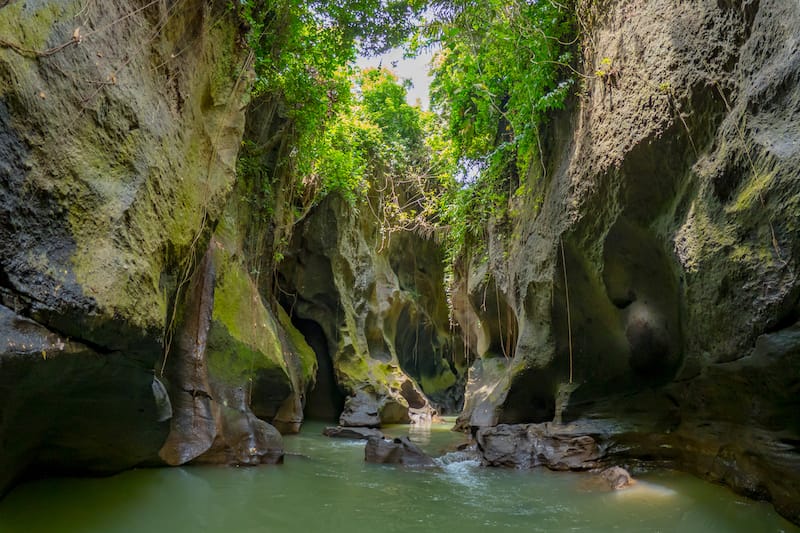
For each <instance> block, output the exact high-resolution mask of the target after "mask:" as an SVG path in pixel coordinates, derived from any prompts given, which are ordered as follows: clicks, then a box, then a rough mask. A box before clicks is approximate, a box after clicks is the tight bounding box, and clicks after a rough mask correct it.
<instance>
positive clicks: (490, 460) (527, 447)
mask: <svg viewBox="0 0 800 533" xmlns="http://www.w3.org/2000/svg"><path fill="white" fill-rule="evenodd" d="M475 440H476V442H477V444H478V450H479V451H480V453H481V457H482V459H483V462H484V464H486V465H488V466H511V467H516V468H535V467H537V466H545V467H547V468H549V469H551V470H590V469H592V468H596V467H597V466H598V461H599V460H600V459H601V458H602V457H603V450H602V448H601V447H600V446H599V445H598V443H597V441H595V439H593V438H592V437H591V436H589V435H581V434H576V433H575V432H574V431H571V430H570V429H569V428H566V427H559V426H556V425H554V424H550V423H545V424H514V425H508V424H500V425H498V426H494V427H486V428H480V429H479V430H478V432H477V433H476V434H475Z"/></svg>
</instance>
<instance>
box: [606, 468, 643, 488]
mask: <svg viewBox="0 0 800 533" xmlns="http://www.w3.org/2000/svg"><path fill="white" fill-rule="evenodd" d="M600 477H601V478H603V480H604V481H605V482H606V483H608V486H609V487H611V488H612V489H613V490H620V489H624V488H627V487H630V486H631V485H633V484H634V483H636V480H635V479H633V477H631V475H630V473H629V472H628V471H627V470H625V469H624V468H622V467H621V466H612V467H611V468H606V469H605V470H603V471H602V472H600Z"/></svg>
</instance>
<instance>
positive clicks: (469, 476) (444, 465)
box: [434, 452, 483, 487]
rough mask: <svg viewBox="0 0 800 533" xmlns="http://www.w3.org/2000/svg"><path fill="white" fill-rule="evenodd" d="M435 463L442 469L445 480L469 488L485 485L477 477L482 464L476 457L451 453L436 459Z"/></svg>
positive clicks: (463, 453) (461, 453)
mask: <svg viewBox="0 0 800 533" xmlns="http://www.w3.org/2000/svg"><path fill="white" fill-rule="evenodd" d="M434 463H436V465H438V466H439V467H441V469H442V473H441V474H440V475H441V477H443V478H444V479H446V480H448V481H450V482H454V483H457V484H459V485H465V486H468V487H479V486H481V485H483V480H482V479H481V477H480V476H479V475H476V473H477V470H478V469H479V468H480V466H481V462H480V461H479V460H477V459H475V456H474V455H472V454H468V453H465V452H449V453H446V454H444V455H442V456H441V457H437V458H436V459H434Z"/></svg>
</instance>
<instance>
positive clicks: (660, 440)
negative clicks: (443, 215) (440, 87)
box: [453, 0, 800, 522]
mask: <svg viewBox="0 0 800 533" xmlns="http://www.w3.org/2000/svg"><path fill="white" fill-rule="evenodd" d="M582 7H583V8H584V9H586V10H588V11H584V12H583V13H584V15H586V14H587V13H591V12H593V13H594V14H595V15H597V17H596V19H594V20H596V21H597V23H596V24H595V25H594V27H593V29H592V32H591V36H590V37H591V42H590V43H589V44H590V46H587V47H586V48H585V50H586V53H585V55H584V57H583V62H584V71H585V72H587V73H588V74H589V78H588V79H586V80H585V82H584V83H585V85H584V90H583V91H582V93H581V94H580V96H579V97H578V98H577V99H576V101H575V102H574V106H573V110H572V111H570V112H565V113H564V114H562V115H561V116H559V117H555V118H554V120H553V121H552V122H551V124H550V125H549V130H548V133H547V135H546V137H547V138H546V140H545V141H544V143H545V144H544V146H545V147H546V148H545V153H546V154H545V155H546V159H544V161H543V162H544V168H541V167H540V168H534V169H533V170H532V172H531V175H529V176H527V177H526V179H527V182H526V184H527V186H528V189H529V190H531V194H530V197H529V198H527V199H524V198H521V199H515V200H513V202H512V203H513V205H512V206H511V208H512V209H514V210H516V211H517V212H521V213H524V214H523V215H522V216H520V217H518V218H516V219H515V220H513V221H512V228H511V229H510V231H508V229H504V228H503V226H502V225H499V224H498V225H497V226H492V227H491V228H490V239H489V242H488V243H487V249H488V261H485V260H484V259H483V258H476V259H475V260H474V261H473V263H472V264H471V265H470V267H469V268H467V269H464V271H462V272H461V273H460V279H459V280H457V285H456V289H457V291H456V294H455V295H454V296H453V302H454V305H455V306H456V313H455V314H456V317H457V319H458V322H459V324H460V325H461V326H462V328H463V329H464V330H465V333H464V335H465V338H466V339H467V340H468V345H469V347H470V348H471V350H472V353H473V356H474V357H475V358H478V359H479V362H476V363H475V365H474V366H473V367H472V369H471V370H470V381H469V382H468V384H467V397H466V401H465V409H464V412H463V414H462V415H461V417H460V418H459V425H460V427H462V428H467V427H470V426H471V427H473V428H478V427H482V426H493V425H497V424H500V423H531V422H546V421H550V420H559V421H562V422H564V423H570V422H573V421H580V420H592V421H594V422H597V423H600V424H603V425H604V426H605V428H604V430H603V431H606V432H608V433H609V434H610V435H614V436H616V439H617V442H618V447H616V448H614V449H613V450H612V452H613V453H619V455H620V456H625V455H626V454H628V455H633V456H635V457H638V458H647V459H661V460H669V461H672V463H673V464H674V465H675V466H678V467H680V468H683V469H686V470H689V471H691V472H694V473H696V474H699V475H701V476H704V477H707V478H710V479H714V480H718V481H723V482H724V483H726V484H728V485H730V486H732V487H733V488H734V489H736V490H738V491H740V492H743V493H745V494H748V495H751V496H754V497H757V498H763V499H769V500H772V501H773V502H774V503H775V506H776V508H777V509H778V510H779V511H780V512H781V513H782V514H783V515H784V516H786V517H787V518H789V519H791V520H793V521H795V522H800V506H799V505H798V503H797V502H800V490H798V487H800V449H799V448H798V446H797V442H800V428H799V427H798V420H800V418H799V417H798V415H797V413H799V412H800V395H798V383H799V382H798V380H797V378H796V376H798V375H800V358H798V356H797V346H796V344H795V341H794V340H793V338H794V335H795V334H796V327H797V326H796V323H797V320H798V317H799V316H800V307H798V295H800V281H799V280H800V276H799V275H798V274H800V271H799V269H800V247H798V242H799V241H798V229H799V228H800V226H798V222H797V213H798V212H800V211H799V210H800V170H798V169H800V138H798V135H797V131H798V129H797V124H800V83H798V80H800V56H799V55H798V53H797V44H798V41H797V39H798V35H800V6H798V5H797V4H796V3H792V2H788V3H787V2H782V1H780V0H760V1H752V0H734V1H728V2H717V1H712V0H698V1H696V2H691V3H676V2H671V1H667V0H656V1H652V2H642V1H636V0H623V1H618V2H607V3H605V4H603V5H602V6H599V5H598V4H596V3H589V2H584V3H583V6H582ZM601 64H603V65H607V66H609V68H607V69H606V70H608V72H609V73H610V74H609V75H602V76H601V75H595V74H594V73H595V72H596V71H597V70H598V68H599V67H598V65H601ZM601 70H602V69H601ZM500 258H508V259H507V260H506V259H503V260H501V259H500ZM484 302H485V305H484ZM568 306H569V320H568V311H567V308H568Z"/></svg>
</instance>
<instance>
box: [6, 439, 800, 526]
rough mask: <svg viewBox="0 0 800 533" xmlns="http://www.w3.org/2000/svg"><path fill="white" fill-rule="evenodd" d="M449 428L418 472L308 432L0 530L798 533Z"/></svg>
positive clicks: (673, 480)
mask: <svg viewBox="0 0 800 533" xmlns="http://www.w3.org/2000/svg"><path fill="white" fill-rule="evenodd" d="M447 428H448V426H446V425H433V426H432V427H430V428H428V430H427V431H422V430H420V429H421V428H415V431H414V432H413V434H412V436H411V438H412V440H414V442H416V443H417V444H419V445H420V446H422V447H423V448H424V449H426V450H427V451H428V452H429V453H432V454H435V455H440V454H442V453H444V455H442V457H440V458H439V459H437V467H435V468H428V469H419V470H414V469H401V468H396V467H393V466H389V465H371V464H365V463H364V442H363V441H361V442H357V441H346V440H338V439H329V438H326V437H323V436H321V435H320V432H321V430H322V425H321V424H307V426H306V428H305V429H304V431H303V433H302V434H301V435H298V436H293V437H287V438H286V439H285V442H286V447H287V451H289V452H291V453H292V454H297V455H290V456H288V457H287V459H286V464H284V465H282V466H265V467H257V468H214V467H195V468H172V469H155V470H135V471H131V472H126V473H123V474H120V475H118V476H114V477H110V478H106V479H60V480H45V481H39V482H35V483H29V484H26V485H24V486H22V487H19V488H18V489H16V490H15V491H14V492H12V493H11V494H10V495H9V496H8V497H7V498H6V499H5V500H3V501H2V502H0V532H2V533H16V532H25V533H28V532H39V531H41V532H67V533H68V532H104V533H106V532H109V533H114V532H148V533H149V532H161V531H167V532H170V533H173V532H174V533H179V532H192V533H195V532H251V531H252V532H283V531H287V532H294V531H297V532H317V531H319V532H333V533H335V532H339V531H342V532H344V531H346V532H348V533H350V532H355V533H358V532H362V531H363V532H367V531H369V532H373V531H380V532H381V533H384V532H406V531H415V532H440V531H454V532H455V531H458V533H470V532H485V531H526V532H530V531H542V532H554V531H555V532H560V531H586V532H589V531H591V532H598V531H599V532H603V531H620V532H625V531H636V532H640V531H665V532H667V531H675V532H678V531H680V532H695V531H701V532H730V531H734V532H736V531H742V532H748V533H749V532H753V531H759V532H762V531H764V532H766V531H795V532H796V531H800V530H798V529H797V528H795V527H793V526H792V525H791V524H789V523H787V522H786V521H784V520H783V519H781V518H780V517H779V516H777V515H776V514H775V512H774V511H773V510H772V508H771V507H770V506H769V505H767V504H764V503H757V502H752V501H748V500H745V499H743V498H740V497H738V496H735V495H733V494H732V493H731V492H730V491H729V490H727V489H725V488H723V487H719V486H715V485H711V484H708V483H703V482H701V481H699V480H697V479H695V478H692V477H690V476H687V475H684V474H678V473H674V472H661V473H654V474H649V475H646V476H642V477H641V479H640V481H639V483H637V484H636V485H635V486H634V487H632V488H631V489H628V490H625V491H621V492H609V491H607V490H603V489H602V488H601V487H600V486H598V485H594V486H593V485H592V483H591V482H589V479H590V478H589V477H587V476H586V475H579V474H571V473H554V472H549V471H547V470H544V469H538V470H535V471H518V470H503V469H486V468H482V467H480V465H479V464H478V462H477V461H475V460H474V459H471V458H470V456H469V455H468V454H465V453H463V452H459V451H456V450H455V447H456V445H457V444H458V443H460V442H463V436H461V435H458V434H455V433H452V432H450V431H448V430H447ZM408 429H409V428H407V427H393V428H388V429H387V430H386V432H387V433H388V434H390V435H392V436H397V435H400V434H403V433H404V432H407V431H408ZM445 452H446V453H445Z"/></svg>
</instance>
